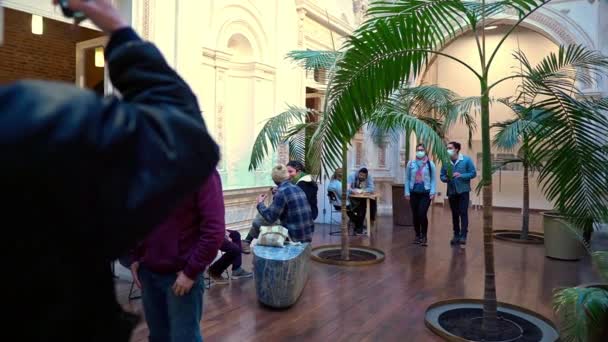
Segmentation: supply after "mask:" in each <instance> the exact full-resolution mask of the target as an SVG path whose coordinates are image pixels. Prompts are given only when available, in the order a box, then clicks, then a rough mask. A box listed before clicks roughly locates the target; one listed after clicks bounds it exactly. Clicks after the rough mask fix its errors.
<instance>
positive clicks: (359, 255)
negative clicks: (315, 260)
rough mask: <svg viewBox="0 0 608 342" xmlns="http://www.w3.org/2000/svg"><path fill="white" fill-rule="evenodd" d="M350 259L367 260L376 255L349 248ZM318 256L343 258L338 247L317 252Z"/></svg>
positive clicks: (333, 258) (372, 258)
mask: <svg viewBox="0 0 608 342" xmlns="http://www.w3.org/2000/svg"><path fill="white" fill-rule="evenodd" d="M349 252H350V253H349V257H350V261H369V260H376V259H377V258H378V256H377V255H376V254H374V253H371V252H367V251H362V250H357V249H351V250H350V251H349ZM319 258H322V259H327V260H343V259H342V254H341V251H340V249H332V250H326V251H322V252H321V253H319Z"/></svg>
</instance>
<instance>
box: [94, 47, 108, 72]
mask: <svg viewBox="0 0 608 342" xmlns="http://www.w3.org/2000/svg"><path fill="white" fill-rule="evenodd" d="M95 66H96V67H98V68H103V67H105V66H106V61H105V59H104V56H103V47H101V46H100V47H96V48H95Z"/></svg>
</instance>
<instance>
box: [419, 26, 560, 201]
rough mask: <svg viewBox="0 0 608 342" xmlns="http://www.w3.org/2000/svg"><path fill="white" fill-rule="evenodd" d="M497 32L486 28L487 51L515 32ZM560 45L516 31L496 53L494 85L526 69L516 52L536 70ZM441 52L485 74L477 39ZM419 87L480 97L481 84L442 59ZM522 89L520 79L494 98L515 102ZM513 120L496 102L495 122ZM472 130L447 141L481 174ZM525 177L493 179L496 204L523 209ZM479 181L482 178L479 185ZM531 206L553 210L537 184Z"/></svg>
mask: <svg viewBox="0 0 608 342" xmlns="http://www.w3.org/2000/svg"><path fill="white" fill-rule="evenodd" d="M495 26H496V27H495V28H492V29H487V30H486V31H485V35H486V46H487V51H488V52H491V51H493V50H494V48H495V47H496V46H497V44H498V42H499V41H500V40H501V38H502V37H503V36H504V35H505V34H506V32H507V31H508V30H509V29H510V27H511V26H510V25H500V24H498V25H495ZM557 49H558V45H557V44H556V43H555V42H554V41H553V39H551V38H550V37H548V36H547V35H545V34H542V33H539V32H537V31H535V30H532V29H529V28H527V27H519V28H517V29H516V30H515V31H514V32H513V33H512V34H511V35H510V36H509V37H508V38H507V39H506V40H505V42H504V43H503V45H502V47H501V49H500V50H499V52H498V53H497V54H496V57H495V59H494V61H493V64H492V66H491V69H490V74H489V77H490V83H492V82H495V81H498V80H500V79H502V78H505V77H507V76H511V75H513V73H514V72H515V71H519V70H520V68H521V67H522V66H521V65H520V64H519V62H518V61H517V60H516V59H515V58H514V57H513V53H514V52H516V51H518V50H521V51H522V52H523V53H525V55H526V56H527V57H528V60H529V62H530V63H531V64H532V65H536V64H537V63H539V62H540V61H541V60H542V59H543V58H544V57H546V56H547V55H548V54H549V53H551V52H556V51H557ZM442 52H444V53H446V54H448V55H451V56H454V57H456V58H458V59H460V60H463V61H464V62H466V63H467V64H469V65H471V66H472V67H473V68H475V69H477V70H481V68H480V62H479V55H478V52H477V44H476V42H475V34H474V33H473V32H468V33H465V34H463V35H461V36H460V37H458V38H456V39H455V40H453V41H452V42H451V43H450V44H448V45H447V46H446V47H445V48H444V49H443V50H442ZM418 83H420V84H436V85H439V86H441V87H444V88H448V89H450V90H452V91H454V92H455V93H457V94H458V95H460V96H463V97H468V96H479V94H480V86H479V80H478V79H477V78H476V76H474V75H473V74H472V73H471V71H469V70H468V69H466V68H464V67H463V66H462V65H461V64H459V63H457V62H456V61H454V60H451V59H448V58H446V57H443V56H438V57H436V58H434V59H433V60H432V62H431V63H430V65H429V66H428V68H427V69H426V71H425V73H424V74H423V76H422V77H421V79H420V80H419V82H418ZM520 85H521V79H512V80H508V81H505V82H503V83H501V84H500V85H498V86H496V87H495V88H494V89H493V90H492V93H491V97H492V98H494V99H499V98H507V97H514V96H515V95H516V94H517V88H518V86H520ZM510 118H512V112H511V110H510V109H509V108H507V107H506V106H505V105H503V104H501V103H499V102H496V101H495V102H493V105H492V107H491V114H490V120H491V123H495V122H499V121H505V120H507V119H510ZM476 123H477V127H480V126H481V118H480V117H479V116H476ZM468 134H469V132H468V129H467V128H466V126H464V125H463V124H460V123H459V124H456V125H455V126H454V127H453V128H452V129H451V130H450V131H449V132H448V134H447V138H448V139H449V140H452V141H458V142H460V143H461V144H462V146H463V152H464V153H465V154H466V155H469V156H471V157H472V158H473V161H474V162H475V164H476V166H477V168H478V170H480V167H481V165H480V162H481V158H480V157H481V132H480V130H479V129H478V130H477V131H476V132H474V133H473V139H472V140H473V143H472V147H471V148H469V147H468V146H467V140H468ZM514 153H515V152H508V151H507V152H505V151H499V150H496V149H492V154H493V157H495V158H503V159H510V158H515V157H516V156H515V155H513V156H510V154H514ZM522 177H523V172H522V170H521V168H520V167H518V166H517V165H513V166H511V167H510V168H509V169H507V170H505V171H502V172H501V173H500V174H498V173H497V174H496V175H495V176H494V182H495V183H494V184H495V185H494V205H495V206H498V207H513V208H518V207H519V208H521V205H522V203H521V202H522V196H521V193H522ZM477 181H479V177H478V178H477V179H476V181H475V182H477ZM530 195H531V197H530V200H531V206H532V208H535V209H550V208H551V205H550V203H548V201H547V200H546V199H545V197H544V196H543V194H542V191H541V190H540V189H539V188H538V187H537V186H536V182H534V181H531V182H530ZM471 196H472V200H473V202H474V204H481V198H480V197H479V196H474V195H473V193H472V194H471Z"/></svg>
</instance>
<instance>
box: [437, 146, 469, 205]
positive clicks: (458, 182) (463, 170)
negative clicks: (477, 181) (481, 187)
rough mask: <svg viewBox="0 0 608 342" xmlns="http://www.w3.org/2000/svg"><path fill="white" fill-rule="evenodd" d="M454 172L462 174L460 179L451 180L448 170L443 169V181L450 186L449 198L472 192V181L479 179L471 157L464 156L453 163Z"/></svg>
mask: <svg viewBox="0 0 608 342" xmlns="http://www.w3.org/2000/svg"><path fill="white" fill-rule="evenodd" d="M452 171H453V172H458V173H460V177H458V178H449V177H448V170H447V169H446V168H445V166H443V167H442V168H441V177H440V178H441V181H442V182H444V183H447V185H448V196H450V195H457V194H462V193H465V192H471V179H473V178H475V177H477V170H476V169H475V165H474V164H473V160H471V158H470V157H468V156H465V155H463V154H459V155H458V159H456V160H455V161H452Z"/></svg>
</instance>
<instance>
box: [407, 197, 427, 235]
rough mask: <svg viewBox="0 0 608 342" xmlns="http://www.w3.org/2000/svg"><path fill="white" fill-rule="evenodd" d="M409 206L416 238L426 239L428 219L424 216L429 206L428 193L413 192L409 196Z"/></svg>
mask: <svg viewBox="0 0 608 342" xmlns="http://www.w3.org/2000/svg"><path fill="white" fill-rule="evenodd" d="M410 206H411V207H412V217H413V221H414V230H415V231H416V237H424V238H426V233H427V231H428V229H429V219H428V217H427V216H426V214H427V212H428V211H429V207H430V206H431V195H430V193H429V192H413V193H412V194H411V196H410Z"/></svg>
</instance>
